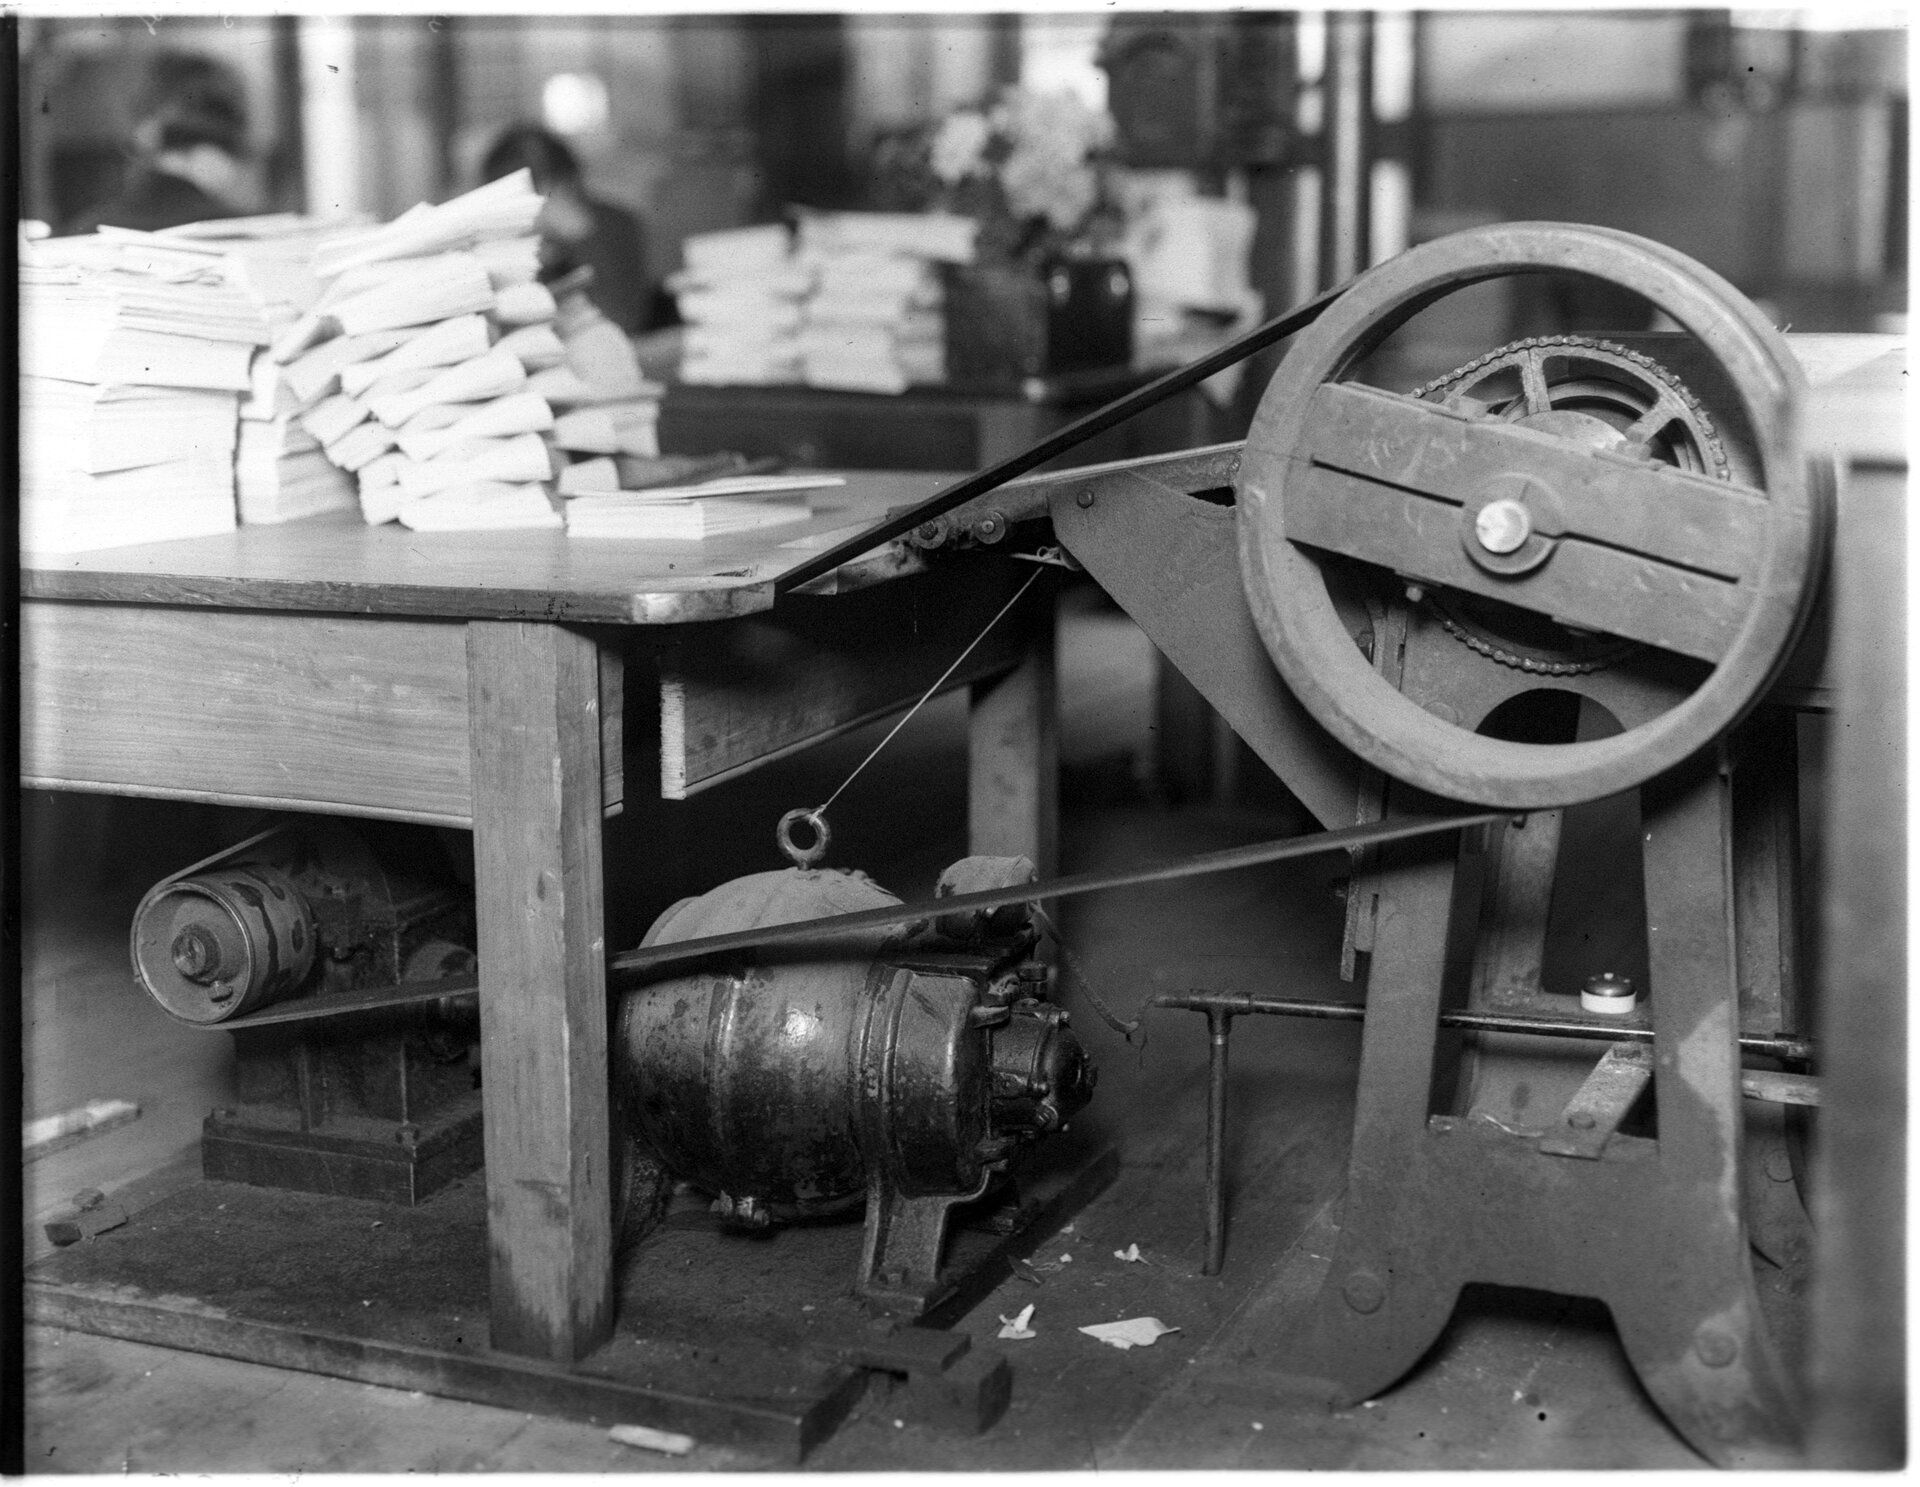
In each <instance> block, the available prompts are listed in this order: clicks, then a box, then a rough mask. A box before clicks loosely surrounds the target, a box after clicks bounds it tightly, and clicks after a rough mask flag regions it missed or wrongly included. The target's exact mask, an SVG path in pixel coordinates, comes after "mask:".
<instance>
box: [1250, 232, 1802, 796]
mask: <svg viewBox="0 0 1920 1487" xmlns="http://www.w3.org/2000/svg"><path fill="white" fill-rule="evenodd" d="M1524 273H1561V274H1579V275H1586V276H1590V277H1593V278H1598V279H1602V280H1605V281H1606V282H1608V283H1611V284H1614V285H1617V286H1619V287H1621V288H1624V289H1627V290H1630V291H1632V292H1634V293H1636V294H1638V295H1640V296H1641V297H1642V298H1644V299H1645V300H1647V301H1648V302H1650V303H1651V304H1652V305H1653V306H1654V307H1655V308H1656V309H1658V310H1660V311H1662V312H1664V313H1665V314H1666V315H1668V316H1669V317H1671V318H1672V319H1673V320H1674V321H1675V322H1677V323H1678V324H1679V325H1680V326H1681V327H1682V328H1683V329H1684V330H1685V331H1686V332H1688V333H1689V334H1690V335H1691V336H1692V337H1693V338H1694V339H1695V340H1696V341H1697V342H1698V343H1699V344H1700V345H1701V346H1702V347H1704V348H1705V351H1706V353H1707V355H1708V356H1709V357H1710V358H1711V359H1712V360H1713V361H1714V362H1715V363H1716V364H1717V368H1718V373H1719V378H1720V380H1722V381H1724V383H1725V385H1726V386H1727V387H1728V388H1730V389H1731V397H1732V399H1733V402H1734V406H1733V407H1732V408H1730V409H1728V410H1726V412H1727V415H1728V416H1729V417H1730V418H1732V419H1733V420H1735V421H1737V422H1738V423H1739V424H1740V426H1741V427H1742V428H1743V429H1744V430H1745V431H1747V432H1748V433H1749V434H1750V438H1751V448H1752V451H1753V468H1752V469H1751V471H1749V472H1743V473H1744V474H1745V475H1746V478H1743V479H1730V478H1727V476H1728V473H1729V472H1728V471H1727V470H1726V469H1725V468H1724V467H1723V464H1722V463H1721V459H1722V457H1721V453H1720V451H1719V449H1718V447H1717V444H1716V440H1715V438H1714V437H1713V436H1712V434H1711V433H1710V432H1709V428H1710V425H1709V423H1708V422H1707V421H1704V420H1703V418H1702V416H1701V410H1700V408H1699V406H1698V404H1697V402H1696V401H1695V400H1693V399H1692V398H1691V397H1690V396H1688V395H1687V394H1686V393H1685V391H1684V389H1681V388H1680V387H1679V386H1678V384H1677V382H1676V381H1675V380H1674V379H1672V378H1670V377H1668V376H1666V375H1665V374H1664V373H1663V372H1662V371H1661V370H1660V369H1659V368H1658V367H1657V365H1655V364H1653V363H1652V362H1650V361H1648V360H1647V359H1646V358H1640V359H1639V361H1638V362H1636V361H1635V359H1634V357H1633V355H1632V354H1631V353H1627V352H1624V351H1622V350H1620V349H1619V348H1617V347H1610V346H1605V345H1595V344H1593V343H1580V344H1578V345H1567V346H1561V347H1556V346H1553V345H1550V344H1546V343H1538V344H1523V345H1521V346H1520V347H1518V348H1513V349H1509V350H1508V351H1506V352H1504V353H1498V354H1496V356H1495V358H1493V359H1492V362H1497V363H1498V365H1493V364H1492V362H1490V363H1489V364H1488V365H1486V366H1484V367H1479V368H1476V369H1469V370H1484V371H1487V372H1489V373H1501V372H1506V373H1510V374H1511V376H1512V379H1513V382H1514V384H1515V391H1514V392H1513V394H1512V395H1511V396H1508V397H1505V398H1499V397H1495V398H1483V397H1476V396H1474V395H1473V394H1474V392H1475V389H1476V386H1477V379H1475V378H1473V377H1471V376H1465V375H1463V376H1461V377H1459V378H1457V379H1456V380H1455V382H1454V384H1453V385H1452V386H1450V387H1448V388H1446V389H1445V390H1442V391H1441V396H1440V398H1439V400H1434V399H1433V398H1431V397H1428V398H1423V397H1419V396H1416V395H1409V394H1400V393H1394V392H1389V391H1385V390H1382V389H1380V388H1376V387H1372V386H1368V385H1366V384H1365V383H1362V382H1360V381H1357V380H1354V378H1355V373H1356V371H1357V370H1358V369H1359V367H1360V365H1361V363H1362V362H1363V361H1364V359H1365V358H1366V357H1367V356H1368V355H1370V354H1371V353H1372V352H1374V351H1375V350H1376V349H1378V348H1379V347H1380V346H1381V345H1382V343H1383V342H1385V341H1386V339H1387V338H1388V337H1389V336H1390V335H1391V334H1392V333H1393V332H1394V331H1395V330H1397V329H1398V328H1399V327H1400V326H1402V325H1403V324H1405V323H1406V322H1407V321H1408V320H1410V319H1411V318H1412V317H1413V316H1414V315H1415V314H1417V313H1418V312H1419V311H1421V310H1422V309H1424V308H1426V307H1427V306H1429V305H1431V304H1432V303H1434V302H1435V301H1436V300H1438V299H1440V298H1442V297H1443V296H1444V295H1446V294H1448V293H1450V292H1452V291H1453V290H1456V289H1459V288H1463V287H1465V286H1467V285H1470V284H1476V283H1480V282H1484V281H1486V280H1489V279H1495V278H1500V277H1504V276H1507V275H1512V274H1524ZM1556 387H1558V388H1559V389H1560V391H1559V393H1558V395H1556V393H1555V388H1556ZM1803 393H1804V377H1803V374H1802V373H1801V371H1800V370H1799V367H1798V365H1797V363H1796V362H1795V360H1794V358H1793V355H1792V353H1791V351H1790V350H1789V349H1788V347H1787V344H1786V341H1785V339H1784V338H1783V337H1782V336H1781V335H1780V334H1779V332H1778V331H1776V330H1775V329H1774V328H1773V327H1772V326H1771V325H1770V324H1769V323H1768V322H1767V321H1766V320H1765V318H1764V317H1763V316H1762V315H1761V314H1760V312H1759V311H1757V310H1756V309H1755V308H1754V307H1753V306H1752V305H1751V304H1750V303H1749V302H1748V301H1746V300H1745V299H1744V298H1743V297H1742V296H1741V295H1740V294H1739V293H1738V292H1737V291H1735V290H1734V289H1733V288H1732V286H1730V285H1728V284H1727V283H1726V282H1725V281H1724V280H1722V279H1720V278H1719V277H1718V276H1717V275H1715V274H1713V273H1712V272H1711V271H1709V270H1707V269H1705V268H1703V267H1702V266H1700V265H1699V264H1696V263H1693V262H1692V261H1690V260H1689V259H1687V258H1685V257H1684V256H1682V255H1681V254H1678V253H1676V252H1674V251H1673V250H1671V249H1669V248H1666V247H1663V246H1661V245H1659V244H1656V243H1652V242H1649V241H1647V240H1645V239H1642V238H1637V237H1634V236H1632V235H1630V234H1627V233H1622V232H1616V231H1612V230H1610V229H1605V228H1598V227H1585V226H1577V225H1567V224H1540V223H1510V224H1504V225H1501V226H1498V227H1489V228H1483V229H1476V230H1473V231H1470V232H1464V233H1458V234H1455V235H1453V236H1451V237H1447V238H1442V239H1439V240H1437V241H1435V242H1432V243H1428V244H1425V245H1423V246H1421V247H1417V248H1415V249H1412V250H1411V251H1409V252H1407V253H1404V254H1402V255H1400V256H1399V257H1397V258H1395V259H1392V260H1390V261H1389V262H1387V263H1385V264H1382V265H1381V266H1380V267H1378V268H1376V269H1373V270H1372V271H1370V272H1369V273H1367V274H1365V275H1363V276H1362V277H1361V278H1359V279H1358V280H1356V281H1355V282H1354V283H1353V285H1352V286H1350V287H1349V288H1348V289H1347V290H1346V292H1345V293H1344V294H1343V295H1341V297H1340V298H1339V299H1338V300H1336V301H1335V302H1334V303H1333V305H1332V306H1331V307H1330V308H1328V309H1327V310H1326V311H1325V312H1324V313H1323V314H1322V315H1321V316H1320V317H1319V319H1318V320H1317V321H1315V323H1314V324H1313V325H1312V326H1310V327H1308V328H1307V329H1306V330H1304V331H1303V332H1302V333H1301V334H1300V335H1299V336H1298V337H1297V338H1296V339H1295V341H1294V342H1293V344H1292V346H1291V348H1290V350H1289V351H1288V354H1287V356H1286V358H1285V360H1284V361H1283V362H1282V364H1281V366H1280V368H1279V370H1278V372H1277V373H1276V374H1275V376H1274V378H1273V380H1272V382H1271V383H1270V384H1269V386H1268V388H1267V390H1266V393H1265V395H1264V396H1263V397H1262V399H1261V402H1260V406H1259V410H1258V412H1257V413H1256V415H1255V418H1254V421H1253V426H1252V430H1251V432H1250V434H1249V437H1248V439H1247V442H1246V445H1245V448H1244V451H1243V453H1242V457H1241V464H1240V474H1239V481H1238V485H1237V492H1236V494H1237V504H1238V512H1239V533H1240V558H1241V569H1242V578H1243V581H1244V584H1245V588H1246V593H1247V600H1248V603H1249V605H1250V607H1251V609H1252V613H1253V617H1254V621H1255V624H1256V626H1257V627H1258V630H1259V633H1260V637H1261V639H1262V641H1263V642H1264V644H1265V647H1266V649H1267V652H1268V653H1269V655H1270V656H1271V657H1272V659H1273V663H1274V665H1275V666H1276V667H1277V668H1278V669H1279V671H1280V674H1281V676H1282V677H1283V678H1284V680H1285V681H1286V683H1287V685H1288V687H1289V688H1290V689H1291V690H1292V692H1293V694H1294V695H1295V696H1296V697H1298V699H1299V700H1300V701H1301V703H1303V704H1304V705H1305V706H1306V708H1307V709H1308V710H1309V712H1311V714H1312V715H1313V717H1314V718H1315V719H1316V720H1317V721H1318V722H1319V723H1320V724H1321V725H1322V726H1323V727H1325V728H1326V729H1327V730H1328V732H1329V733H1331V734H1332V735H1333V736H1334V737H1335V738H1336V739H1338V740H1339V741H1340V742H1341V743H1342V744H1344V745H1345V746H1346V747H1347V748H1349V749H1351V750H1352V751H1353V752H1354V753H1356V754H1358V755H1359V756H1360V757H1362V758H1363V759H1365V760H1366V761H1367V762H1369V763H1371V764H1373V765H1375V766H1376V767H1378V768H1380V769H1381V770H1383V771H1385V772H1386V773H1387V774H1389V775H1391V776H1392V777H1394V778H1396V779H1399V780H1402V781H1405V782H1407V783H1409V784H1412V785H1415V786H1417V787H1419V788H1420V789H1423V790H1426V791H1428V792H1430V793H1432V794H1434V795H1437V796H1440V797H1442V798H1445V799H1450V800H1456V801H1462V802H1468V803H1472V804H1478V805H1490V806H1499V807H1503V808H1519V809H1531V808H1538V807H1553V806H1560V805H1566V804H1571V803H1574V802H1577V801H1582V800H1590V799H1594V798H1597V797H1600V796H1604V795H1610V794H1613V793H1616V792H1618V791H1622V790H1626V789H1629V788H1632V787H1634V786H1637V785H1639V784H1641V783H1644V782H1645V781H1647V780H1649V779H1651V778H1653V777H1654V776H1656V775H1659V774H1661V773H1663V772H1664V771H1666V770H1667V769H1670V768H1671V767H1673V766H1674V765H1676V764H1678V763H1680V762H1681V761H1682V760H1684V759H1686V758H1688V757H1690V756H1691V755H1693V754H1694V753H1695V752H1697V751H1698V750H1700V749H1701V748H1703V747H1704V746H1706V745H1707V744H1709V743H1711V742H1712V741H1713V740H1714V739H1716V738H1719V737H1721V736H1722V735H1723V734H1725V733H1726V731H1727V730H1728V729H1730V728H1731V727H1732V726H1733V725H1734V724H1735V723H1736V722H1738V721H1739V720H1740V718H1741V717H1742V716H1744V714H1745V713H1746V712H1747V710H1748V709H1750V708H1751V707H1752V706H1753V705H1754V704H1755V703H1756V702H1757V701H1758V700H1759V698H1760V697H1761V696H1762V694H1763V693H1764V692H1765V691H1766V689H1767V687H1768V685H1769V683H1770V682H1771V681H1772V679H1773V678H1774V677H1775V676H1776V675H1777V673H1778V671H1779V669H1780V667H1781V666H1782V665H1783V664H1784V663H1785V661H1786V659H1787V656H1788V653H1789V651H1790V650H1791V648H1792V645H1793V643H1794V641H1795V640H1796V639H1797V638H1798V636H1799V634H1800V632H1801V629H1802V627H1803V625H1804V624H1805V621H1806V619H1807V616H1808V613H1809V611H1810V607H1811V605H1812V602H1813V599H1814V596H1815V593H1816V590H1817V585H1818V580H1819V576H1820V569H1821V565H1822V561H1823V558H1824V554H1825V552H1826V549H1827V544H1828V540H1829V532H1830V529H1831V524H1832V510H1831V492H1830V490H1829V489H1828V487H1827V485H1826V483H1825V481H1824V480H1823V478H1822V477H1821V475H1820V473H1819V472H1818V471H1816V470H1815V469H1813V468H1812V467H1810V465H1809V463H1808V461H1807V459H1806V458H1805V456H1804V454H1803V453H1802V449H1801V443H1800V437H1799V431H1798V426H1797V416H1798V408H1799V405H1800V402H1801V400H1802V395H1803ZM1623 397H1624V399H1625V403H1624V406H1626V407H1627V408H1628V409H1629V410H1630V411H1629V412H1628V414H1627V416H1626V417H1624V418H1623V417H1621V416H1619V415H1620V409H1621V407H1622V406H1623V404H1622V398H1623ZM1369 576H1370V577H1371V578H1372V579H1373V580H1375V581H1376V587H1377V586H1378V581H1379V580H1381V579H1384V580H1386V582H1387V583H1388V584H1389V585H1391V591H1392V592H1394V593H1395V596H1396V598H1397V596H1398V594H1399V593H1405V594H1406V595H1407V597H1408V599H1409V601H1412V602H1418V601H1419V600H1421V599H1423V598H1425V597H1426V596H1427V595H1433V596H1435V598H1436V600H1437V601H1438V604H1439V606H1440V611H1441V616H1442V618H1443V619H1447V620H1450V621H1451V622H1452V624H1453V625H1454V626H1455V628H1456V630H1458V631H1460V632H1462V633H1463V638H1466V637H1472V638H1477V639H1479V640H1480V641H1482V642H1483V644H1482V645H1481V646H1480V647H1479V649H1480V650H1481V652H1482V653H1483V654H1486V655H1488V657H1489V659H1495V660H1498V659H1500V656H1499V655H1498V654H1496V653H1497V652H1501V651H1504V652H1505V653H1506V654H1507V655H1508V656H1511V657H1514V658H1516V659H1517V660H1518V662H1519V664H1520V665H1521V666H1522V667H1524V665H1525V661H1526V657H1527V644H1526V641H1525V640H1524V639H1523V640H1521V642H1520V646H1519V648H1518V649H1514V648H1510V647H1504V646H1501V645H1500V644H1499V642H1498V636H1497V633H1496V635H1495V636H1494V637H1489V636H1488V635H1487V634H1486V633H1484V632H1485V626H1484V624H1483V619H1484V617H1485V616H1486V615H1489V614H1491V615H1495V616H1502V617H1504V621H1505V623H1506V624H1507V626H1508V627H1509V628H1511V627H1512V626H1513V623H1514V622H1515V621H1517V622H1518V625H1519V629H1520V630H1521V631H1524V630H1525V629H1526V628H1527V627H1528V626H1529V625H1531V626H1532V627H1533V628H1534V629H1535V630H1536V631H1542V630H1543V631H1544V633H1545V634H1546V635H1547V636H1548V640H1547V643H1546V645H1545V652H1546V654H1545V656H1544V658H1542V657H1536V659H1541V660H1543V663H1544V664H1542V666H1541V668H1540V669H1541V670H1542V671H1543V672H1545V673H1547V674H1552V673H1553V672H1554V671H1555V670H1556V669H1557V668H1556V667H1555V666H1554V665H1553V664H1552V662H1553V660H1554V655H1555V652H1557V651H1561V650H1566V651H1570V652H1572V653H1573V654H1574V656H1575V657H1576V659H1577V658H1578V657H1580V656H1583V655H1584V656H1600V655H1607V654H1610V653H1617V652H1619V651H1621V650H1623V649H1631V648H1635V647H1640V648H1645V649H1646V650H1648V651H1649V652H1651V653H1653V654H1654V655H1655V657H1656V661H1657V664H1655V665H1652V666H1650V667H1649V668H1647V672H1648V677H1649V682H1650V685H1649V686H1648V687H1647V688H1646V689H1643V690H1645V691H1646V692H1647V693H1648V694H1649V695H1654V694H1657V700H1656V701H1655V702H1653V703H1652V704H1650V705H1647V706H1645V707H1643V708H1640V709H1638V710H1637V711H1636V712H1635V715H1634V716H1632V717H1631V718H1622V719H1620V721H1621V722H1622V723H1623V724H1624V725H1625V726H1623V728H1622V730H1621V731H1620V732H1619V733H1617V734H1614V735H1613V736H1610V737H1603V738H1587V739H1582V740H1578V741H1573V742H1564V743H1558V742H1556V743H1527V742H1516V741H1513V740H1510V739H1505V738H1496V737H1491V736H1489V735H1488V734H1486V733H1483V732H1480V731H1478V730H1479V728H1480V726H1481V725H1482V724H1483V723H1484V721H1485V715H1484V713H1482V714H1481V715H1479V716H1475V715H1473V714H1472V713H1471V712H1470V711H1465V710H1462V709H1460V708H1458V707H1454V706H1450V705H1449V704H1448V703H1447V702H1446V700H1445V699H1416V698H1414V697H1410V696H1408V695H1406V693H1405V691H1404V690H1403V689H1402V687H1401V686H1400V685H1398V684H1397V681H1396V679H1395V678H1394V677H1393V676H1391V675H1390V674H1389V668H1387V667H1385V666H1383V665H1381V664H1379V661H1378V659H1377V658H1376V657H1374V656H1370V655H1369V654H1367V652H1366V651H1364V650H1363V649H1362V648H1361V647H1360V646H1359V645H1357V644H1356V637H1355V634H1354V633H1353V628H1352V624H1351V606H1350V605H1343V603H1342V602H1341V601H1342V591H1343V588H1344V589H1346V590H1349V591H1350V590H1351V588H1352V586H1353V585H1354V583H1355V582H1356V581H1357V582H1358V583H1360V584H1361V585H1363V586H1364V585H1365V583H1366V582H1367V581H1368V578H1369ZM1343 611H1344V612H1343ZM1499 627H1500V622H1498V621H1497V622H1496V627H1495V628H1496V632H1497V630H1498V628H1499ZM1575 669H1577V668H1575ZM1449 713H1451V714H1453V715H1452V716H1449V715H1448V714H1449Z"/></svg>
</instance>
